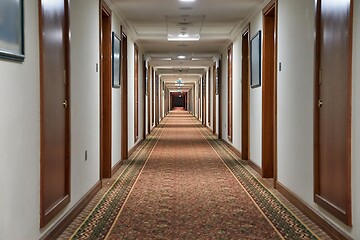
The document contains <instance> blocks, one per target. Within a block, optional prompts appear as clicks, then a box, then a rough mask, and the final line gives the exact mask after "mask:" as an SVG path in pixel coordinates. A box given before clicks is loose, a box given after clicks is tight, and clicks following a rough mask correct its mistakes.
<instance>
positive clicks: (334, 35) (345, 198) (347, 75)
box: [314, 0, 353, 225]
mask: <svg viewBox="0 0 360 240" xmlns="http://www.w3.org/2000/svg"><path fill="white" fill-rule="evenodd" d="M352 6H353V1H351V0H341V1H340V0H339V1H335V0H333V1H330V0H321V1H318V2H317V62H316V63H317V64H316V68H315V69H316V78H315V79H316V82H315V106H314V108H315V202H316V203H317V204H319V205H320V206H322V207H323V208H325V209H327V210H328V211H329V212H331V213H332V214H333V215H335V216H336V217H337V218H338V219H340V220H341V221H343V222H344V223H346V224H348V225H351V66H352V55H351V53H352V11H353V10H352V8H353V7H352Z"/></svg>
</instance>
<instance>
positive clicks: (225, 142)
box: [220, 139, 241, 158]
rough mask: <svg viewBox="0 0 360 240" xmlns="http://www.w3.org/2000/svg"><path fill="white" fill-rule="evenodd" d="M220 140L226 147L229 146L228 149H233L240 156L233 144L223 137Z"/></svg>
mask: <svg viewBox="0 0 360 240" xmlns="http://www.w3.org/2000/svg"><path fill="white" fill-rule="evenodd" d="M220 141H221V142H222V143H224V144H225V145H226V146H227V147H228V148H230V150H231V151H233V152H234V153H235V154H236V155H237V156H238V157H239V158H241V152H240V151H239V150H237V149H236V148H235V147H234V146H233V145H231V144H230V143H228V142H227V141H225V140H223V139H221V140H220Z"/></svg>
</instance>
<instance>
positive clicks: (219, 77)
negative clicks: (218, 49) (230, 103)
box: [218, 56, 223, 139]
mask: <svg viewBox="0 0 360 240" xmlns="http://www.w3.org/2000/svg"><path fill="white" fill-rule="evenodd" d="M221 57H222V56H221ZM218 85H219V86H218V88H219V89H218V91H219V92H218V93H219V109H218V115H219V124H218V125H219V135H218V138H219V139H222V101H223V100H222V97H223V96H222V95H223V94H222V86H221V85H222V60H221V58H220V60H219V67H218Z"/></svg>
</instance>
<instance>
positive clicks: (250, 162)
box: [247, 159, 262, 176]
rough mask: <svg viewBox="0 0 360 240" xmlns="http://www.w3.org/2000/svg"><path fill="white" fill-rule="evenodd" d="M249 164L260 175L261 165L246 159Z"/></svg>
mask: <svg viewBox="0 0 360 240" xmlns="http://www.w3.org/2000/svg"><path fill="white" fill-rule="evenodd" d="M247 162H248V164H249V166H250V167H251V168H252V169H254V170H255V171H256V172H257V173H258V174H259V175H260V176H261V174H262V170H261V167H260V166H259V165H257V164H256V163H255V162H253V161H252V160H250V159H249V160H247Z"/></svg>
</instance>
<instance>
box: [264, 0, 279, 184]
mask: <svg viewBox="0 0 360 240" xmlns="http://www.w3.org/2000/svg"><path fill="white" fill-rule="evenodd" d="M263 17H264V24H263V26H264V39H263V41H264V42H263V47H264V50H263V54H264V55H263V83H262V177H264V178H274V181H276V174H275V171H276V64H275V63H276V39H275V36H276V4H275V0H273V1H271V2H270V3H269V4H268V5H267V6H266V7H265V8H264V10H263Z"/></svg>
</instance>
